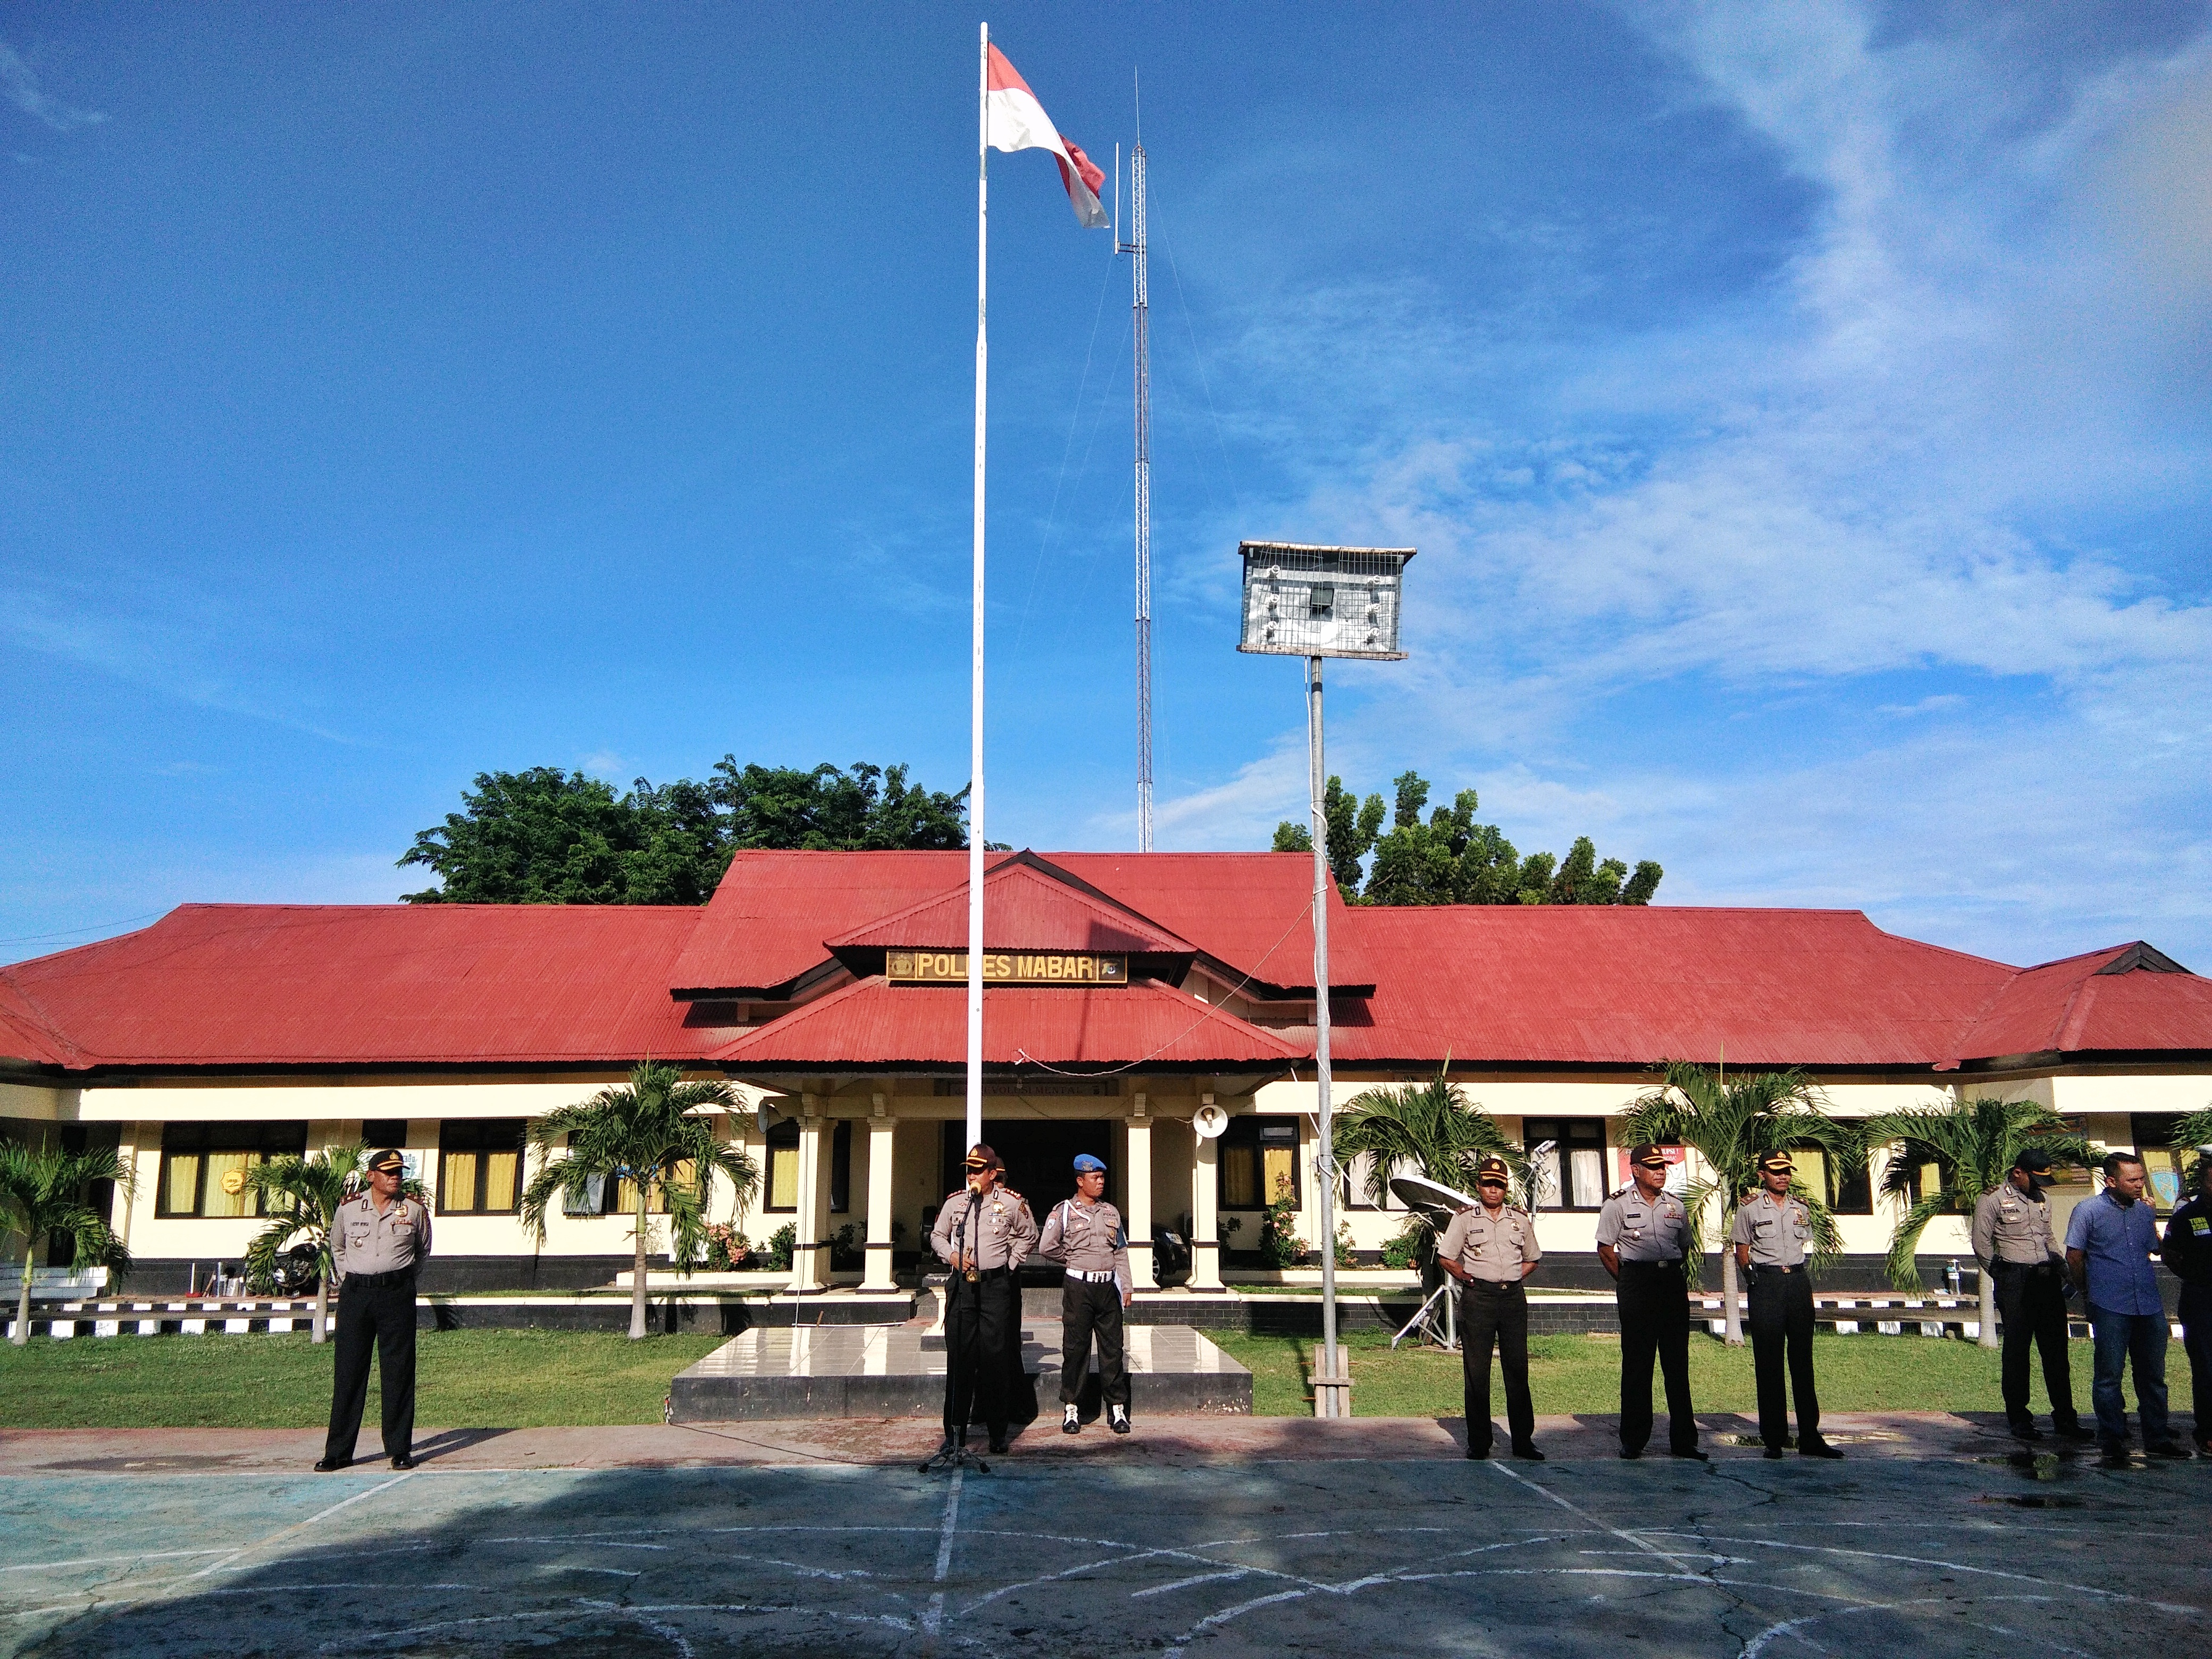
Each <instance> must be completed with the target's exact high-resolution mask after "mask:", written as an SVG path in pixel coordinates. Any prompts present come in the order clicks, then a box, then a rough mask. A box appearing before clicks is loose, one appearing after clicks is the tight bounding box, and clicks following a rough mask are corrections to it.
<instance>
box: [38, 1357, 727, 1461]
mask: <svg viewBox="0 0 2212 1659" xmlns="http://www.w3.org/2000/svg"><path fill="white" fill-rule="evenodd" d="M725 1340H726V1339H725V1338H723V1337H720V1336H689V1335H686V1336H649V1337H647V1338H646V1339H645V1340H642V1341H639V1342H632V1341H630V1340H629V1339H628V1338H627V1337H624V1336H621V1335H617V1334H608V1333H603V1332H599V1331H425V1332H423V1333H422V1336H421V1337H420V1338H419V1339H417V1341H416V1372H415V1420H416V1422H417V1423H420V1424H422V1425H425V1426H426V1427H436V1428H471V1429H475V1428H514V1429H522V1428H538V1427H540V1426H544V1425H562V1424H574V1425H592V1424H601V1423H658V1422H659V1421H660V1402H661V1400H662V1398H663V1396H665V1395H666V1394H667V1392H668V1384H669V1380H670V1379H671V1378H672V1377H673V1376H675V1375H676V1373H677V1372H678V1371H680V1370H683V1369H684V1367H685V1366H686V1365H689V1364H692V1363H693V1362H694V1361H695V1360H697V1359H700V1358H703V1357H704V1356H706V1355H707V1354H709V1353H712V1352H714V1350H715V1349H716V1348H718V1347H720V1346H721V1345H722V1343H723V1342H724V1341H725ZM331 1352H332V1349H331V1346H330V1345H329V1344H327V1343H325V1344H324V1345H323V1346H315V1345H314V1344H313V1343H312V1342H310V1341H309V1340H308V1339H307V1337H306V1336H305V1335H304V1334H301V1335H297V1336H264V1335H255V1336H149V1337H130V1336H116V1337H101V1338H98V1339H92V1338H86V1337H76V1338H72V1339H71V1340H69V1341H66V1342H55V1341H51V1340H47V1339H46V1338H44V1337H33V1339H32V1340H31V1342H30V1345H29V1346H27V1347H21V1348H18V1347H15V1346H10V1345H9V1344H5V1343H0V1427H6V1428H17V1429H28V1428H39V1429H64V1428H222V1429H307V1428H319V1427H320V1426H322V1425H324V1424H325V1423H326V1422H328V1421H329V1420H330V1414H331ZM379 1409H380V1407H379V1405H378V1393H377V1383H376V1373H375V1371H374V1369H372V1370H370V1372H369V1384H368V1410H367V1412H365V1413H363V1415H362V1420H363V1421H364V1422H366V1423H368V1425H369V1429H368V1437H369V1440H370V1441H372V1442H373V1441H374V1439H375V1437H376V1434H375V1425H376V1420H377V1413H378V1411H379Z"/></svg>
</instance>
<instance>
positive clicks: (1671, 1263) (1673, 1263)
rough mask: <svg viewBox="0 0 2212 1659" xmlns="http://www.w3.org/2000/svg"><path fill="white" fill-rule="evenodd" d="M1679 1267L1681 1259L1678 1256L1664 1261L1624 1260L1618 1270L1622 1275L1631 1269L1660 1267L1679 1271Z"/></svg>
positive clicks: (1672, 1256)
mask: <svg viewBox="0 0 2212 1659" xmlns="http://www.w3.org/2000/svg"><path fill="white" fill-rule="evenodd" d="M1681 1265H1682V1258H1681V1257H1680V1256H1679V1255H1670V1256H1668V1258H1667V1259H1666V1260H1665V1261H1628V1260H1626V1258H1624V1259H1623V1260H1622V1261H1621V1264H1620V1270H1621V1272H1623V1273H1626V1272H1627V1271H1628V1270H1629V1269H1630V1268H1631V1267H1650V1268H1652V1269H1654V1270H1656V1269H1658V1268H1661V1267H1673V1268H1676V1269H1678V1270H1679V1269H1680V1267H1681Z"/></svg>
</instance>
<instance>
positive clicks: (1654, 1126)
mask: <svg viewBox="0 0 2212 1659" xmlns="http://www.w3.org/2000/svg"><path fill="white" fill-rule="evenodd" d="M1660 1073H1661V1077H1662V1082H1661V1083H1660V1085H1659V1086H1658V1087H1657V1088H1656V1089H1653V1090H1650V1091H1647V1092H1646V1093H1644V1094H1643V1095H1641V1096H1639V1097H1638V1098H1637V1100H1636V1101H1635V1103H1633V1104H1632V1105H1631V1106H1630V1108H1629V1109H1628V1111H1627V1113H1626V1115H1624V1116H1623V1117H1622V1119H1621V1126H1620V1133H1621V1138H1622V1139H1624V1140H1626V1141H1627V1142H1629V1143H1630V1144H1631V1145H1641V1144H1643V1143H1644V1142H1647V1141H1648V1142H1650V1143H1651V1144H1653V1145H1655V1146H1688V1147H1692V1148H1693V1149H1695V1151H1696V1152H1697V1153H1698V1156H1699V1158H1702V1159H1703V1160H1704V1164H1705V1167H1704V1168H1703V1169H1702V1170H1699V1172H1698V1173H1697V1174H1696V1175H1695V1176H1692V1179H1691V1181H1690V1184H1689V1189H1688V1191H1687V1192H1686V1193H1685V1194H1683V1200H1682V1202H1683V1206H1684V1207H1685V1208H1686V1209H1687V1210H1688V1211H1689V1212H1690V1237H1691V1243H1692V1248H1693V1249H1698V1250H1699V1251H1702V1250H1703V1249H1704V1244H1705V1216H1706V1212H1708V1211H1709V1210H1711V1208H1713V1207H1714V1206H1715V1205H1716V1203H1717V1205H1718V1207H1719V1210H1720V1218H1719V1224H1718V1226H1717V1237H1718V1238H1719V1240H1720V1245H1721V1304H1722V1310H1723V1320H1724V1321H1725V1329H1724V1334H1725V1335H1726V1338H1727V1340H1728V1341H1729V1344H1730V1345H1731V1346H1736V1347H1741V1346H1743V1321H1742V1316H1741V1310H1739V1309H1738V1308H1737V1306H1736V1270H1735V1250H1734V1249H1731V1248H1729V1243H1728V1236H1729V1229H1730V1228H1732V1227H1733V1226H1734V1225H1735V1212H1736V1210H1737V1208H1738V1206H1741V1203H1742V1202H1743V1200H1745V1199H1746V1198H1747V1197H1748V1196H1749V1195H1750V1194H1751V1193H1752V1192H1753V1189H1754V1188H1756V1187H1757V1186H1758V1184H1759V1159H1760V1158H1763V1157H1765V1155H1766V1154H1767V1153H1768V1152H1787V1151H1788V1150H1790V1148H1791V1147H1792V1146H1818V1147H1819V1148H1820V1150H1821V1151H1822V1152H1824V1153H1826V1155H1827V1156H1828V1158H1831V1159H1832V1160H1833V1161H1834V1162H1835V1163H1836V1164H1838V1166H1840V1167H1842V1168H1844V1169H1846V1170H1855V1169H1857V1168H1859V1167H1861V1166H1862V1165H1863V1164H1864V1163H1865V1161H1866V1150H1865V1143H1864V1142H1863V1139H1861V1137H1860V1135H1859V1133H1858V1132H1857V1130H1856V1129H1854V1128H1852V1127H1850V1125H1848V1124H1844V1123H1839V1122H1838V1121H1836V1120H1835V1119H1833V1118H1832V1117H1830V1116H1829V1115H1827V1112H1826V1109H1825V1108H1824V1105H1823V1101H1822V1097H1821V1094H1820V1089H1819V1088H1818V1086H1817V1085H1814V1082H1813V1080H1812V1079H1811V1078H1810V1077H1808V1075H1807V1074H1806V1073H1803V1072H1802V1071H1797V1070H1794V1069H1793V1070H1790V1071H1787V1072H1755V1073H1747V1074H1744V1073H1740V1074H1738V1076H1737V1077H1736V1079H1735V1081H1734V1082H1729V1080H1728V1079H1727V1077H1726V1075H1725V1073H1721V1072H1718V1071H1708V1070H1707V1069H1706V1068H1705V1066H1699V1065H1696V1064H1693V1063H1692V1062H1691V1061H1689V1060H1668V1061H1667V1062H1666V1064H1665V1065H1664V1066H1662V1067H1661V1068H1660ZM1790 1192H1791V1194H1793V1195H1795V1196H1796V1197H1797V1198H1799V1199H1801V1200H1803V1201H1804V1204H1805V1207H1806V1208H1807V1209H1808V1210H1809V1211H1810V1212H1812V1217H1813V1260H1814V1265H1815V1266H1819V1265H1821V1264H1823V1263H1826V1262H1829V1261H1834V1260H1835V1258H1836V1257H1837V1256H1838V1255H1841V1254H1842V1252H1843V1237H1842V1235H1841V1234H1839V1233H1838V1231H1836V1218H1835V1217H1834V1215H1833V1214H1832V1213H1831V1212H1830V1211H1829V1209H1828V1202H1827V1194H1825V1193H1814V1192H1810V1191H1808V1190H1807V1189H1806V1188H1805V1187H1804V1185H1803V1183H1802V1182H1796V1181H1792V1182H1790Z"/></svg>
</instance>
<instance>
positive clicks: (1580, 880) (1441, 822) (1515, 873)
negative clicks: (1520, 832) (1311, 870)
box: [1274, 772, 1665, 904]
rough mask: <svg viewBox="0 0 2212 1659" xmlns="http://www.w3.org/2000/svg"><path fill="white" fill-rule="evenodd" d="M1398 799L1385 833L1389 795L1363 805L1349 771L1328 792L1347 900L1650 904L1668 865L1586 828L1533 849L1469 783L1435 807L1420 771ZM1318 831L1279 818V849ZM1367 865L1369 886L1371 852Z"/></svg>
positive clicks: (1305, 842) (1305, 848)
mask: <svg viewBox="0 0 2212 1659" xmlns="http://www.w3.org/2000/svg"><path fill="white" fill-rule="evenodd" d="M1394 787H1395V791H1396V796H1397V799H1396V805H1395V809H1394V811H1393V813H1392V816H1391V824H1390V829H1389V833H1388V834H1383V833H1382V824H1383V798H1382V797H1381V796H1380V795H1370V796H1368V797H1367V799H1366V801H1365V802H1364V804H1362V805H1358V806H1357V807H1356V808H1355V806H1354V801H1355V797H1353V796H1352V795H1351V794H1348V793H1346V791H1345V789H1344V787H1343V784H1342V782H1341V781H1340V780H1339V779H1336V778H1331V779H1330V780H1329V781H1328V792H1327V793H1326V794H1325V795H1324V797H1323V802H1322V804H1323V808H1324V812H1325V814H1326V817H1327V821H1328V830H1329V864H1330V866H1331V868H1332V870H1333V871H1334V874H1335V876H1336V880H1337V886H1338V889H1339V890H1340V891H1341V892H1342V893H1343V895H1344V897H1345V900H1346V902H1347V903H1367V904H1649V903H1650V902H1651V896H1652V895H1653V894H1654V893H1655V892H1656V891H1657V890H1658V888H1659V883H1660V879H1661V878H1662V875H1663V874H1664V873H1665V872H1663V871H1662V870H1661V868H1660V866H1658V865H1657V864H1656V863H1655V862H1653V861H1652V860H1649V859H1646V860H1644V861H1643V862H1641V863H1640V864H1638V866H1636V868H1635V870H1634V871H1633V872H1632V871H1631V870H1630V869H1629V867H1628V866H1627V865H1626V864H1625V863H1623V862H1622V861H1621V860H1619V859H1607V860H1605V861H1604V862H1603V863H1600V862H1599V861H1598V856H1597V848H1596V844H1595V842H1592V841H1591V840H1590V838H1589V836H1580V837H1578V838H1577V840H1576V842H1575V843H1574V845H1573V846H1572V847H1571V848H1570V849H1569V850H1568V853H1567V857H1566V859H1565V862H1562V861H1561V860H1559V859H1557V858H1555V857H1554V856H1553V854H1549V853H1532V854H1529V855H1528V857H1526V858H1523V857H1522V855H1521V854H1520V852H1519V850H1518V849H1517V848H1515V846H1514V845H1513V843H1512V842H1510V841H1508V840H1507V839H1506V838H1505V835H1504V831H1502V830H1501V829H1498V826H1497V825H1496V824H1493V823H1477V822H1475V817H1474V815H1475V812H1476V811H1477V810H1478V808H1479V805H1480V800H1479V798H1478V796H1477V795H1476V793H1475V792H1474V790H1472V789H1462V790H1461V791H1460V792H1459V793H1458V794H1456V795H1455V796H1454V797H1453V798H1452V802H1451V805H1449V806H1438V807H1436V808H1434V809H1433V810H1431V811H1430V812H1429V814H1428V817H1426V818H1425V819H1424V818H1423V817H1422V816H1421V814H1422V810H1423V809H1424V808H1425V807H1426V806H1427V805H1428V799H1429V784H1428V781H1427V780H1425V778H1423V777H1422V776H1421V775H1420V774H1419V773H1418V772H1404V773H1401V774H1400V775H1399V776H1398V777H1397V778H1396V779H1395V780H1394ZM1312 848H1313V838H1312V836H1310V834H1309V833H1308V832H1307V830H1306V829H1305V826H1304V825H1303V824H1298V823H1291V822H1290V821H1289V820H1287V819H1286V820H1285V821H1284V822H1283V823H1279V824H1278V825H1277V826H1276V827H1275V841H1274V850H1275V851H1277V852H1279V853H1284V852H1310V851H1311V850H1312ZM1370 853H1372V854H1373V855H1374V861H1373V863H1372V864H1371V865H1368V866H1365V871H1364V889H1363V886H1362V882H1363V873H1362V861H1363V860H1365V859H1366V858H1367V857H1368V855H1369V854H1370Z"/></svg>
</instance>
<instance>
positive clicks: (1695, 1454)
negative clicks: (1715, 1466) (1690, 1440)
mask: <svg viewBox="0 0 2212 1659" xmlns="http://www.w3.org/2000/svg"><path fill="white" fill-rule="evenodd" d="M1667 1455H1668V1456H1669V1457H1687V1458H1692V1459H1694V1460H1695V1461H1697V1462H1700V1463H1710V1462H1712V1461H1713V1455H1712V1454H1711V1452H1709V1451H1702V1450H1700V1449H1699V1448H1697V1447H1695V1446H1692V1447H1691V1448H1690V1449H1689V1450H1687V1451H1670V1452H1668V1454H1667Z"/></svg>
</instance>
